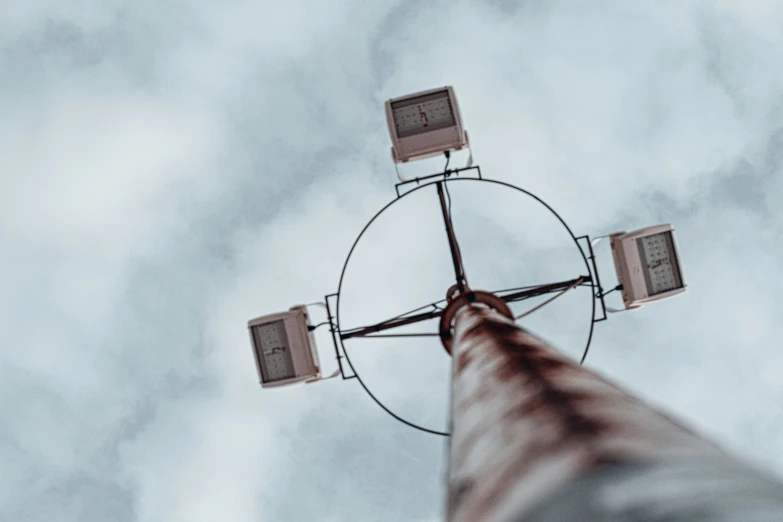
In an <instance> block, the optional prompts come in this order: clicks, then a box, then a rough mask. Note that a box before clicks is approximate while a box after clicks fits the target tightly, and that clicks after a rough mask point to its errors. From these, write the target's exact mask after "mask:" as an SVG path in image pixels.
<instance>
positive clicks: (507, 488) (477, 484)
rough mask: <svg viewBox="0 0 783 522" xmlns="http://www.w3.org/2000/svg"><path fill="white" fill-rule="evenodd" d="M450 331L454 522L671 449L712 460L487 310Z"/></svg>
mask: <svg viewBox="0 0 783 522" xmlns="http://www.w3.org/2000/svg"><path fill="white" fill-rule="evenodd" d="M455 330H456V333H455V336H454V341H453V345H452V353H453V355H454V357H455V364H454V386H453V390H454V397H453V401H452V403H453V414H452V415H453V419H452V421H453V431H452V441H451V462H450V484H451V491H450V494H449V502H448V510H449V516H448V519H449V520H451V521H473V520H482V521H487V522H491V521H492V520H495V519H496V518H493V517H494V516H495V515H497V516H500V514H498V513H501V514H502V513H503V511H502V509H500V511H498V509H499V508H498V506H506V507H508V506H509V505H511V504H514V505H515V507H516V508H518V509H520V510H521V509H524V508H525V507H526V506H529V505H531V503H533V502H534V501H535V500H537V499H539V498H541V495H543V494H544V493H546V492H548V491H551V490H552V489H553V488H557V487H558V485H561V484H564V483H565V482H567V481H568V480H571V479H573V478H575V477H577V476H580V475H581V474H583V473H585V472H587V471H589V470H590V469H593V468H595V467H597V466H600V465H604V464H607V463H617V462H625V461H628V460H633V459H636V460H644V459H647V458H649V457H652V456H654V455H657V454H666V452H668V451H670V450H671V448H670V447H669V446H670V445H671V444H672V441H676V443H677V444H681V445H682V446H683V448H685V449H686V450H689V451H693V452H697V453H698V452H710V451H712V452H715V451H717V450H716V449H715V447H714V446H712V445H710V444H708V443H706V442H704V441H702V440H700V439H698V437H696V436H695V435H693V434H692V433H691V432H690V431H689V430H685V429H683V428H681V427H680V426H678V425H677V424H676V423H675V422H673V421H671V420H670V419H668V418H667V417H665V416H663V415H661V414H660V413H658V412H657V411H655V410H652V409H651V408H649V407H647V406H646V405H644V404H643V403H641V402H640V401H638V400H636V399H634V398H633V397H631V396H629V395H628V394H625V393H624V392H623V391H622V390H620V389H619V388H618V387H616V386H614V385H612V384H611V383H607V382H606V381H605V380H604V379H602V378H601V377H600V376H598V375H597V374H595V373H593V372H590V371H588V370H586V369H584V368H582V367H580V366H578V365H577V364H576V363H574V362H572V361H570V360H569V359H567V358H565V357H564V356H562V355H560V354H559V353H558V352H557V351H556V350H555V349H554V348H551V347H549V346H548V345H547V344H546V343H545V342H544V341H542V340H540V339H538V338H536V337H534V336H533V335H531V334H530V333H528V332H526V331H524V330H522V329H521V328H519V327H517V326H516V325H515V324H514V323H513V322H511V321H510V320H508V319H506V318H504V317H502V316H500V315H499V314H497V313H495V312H494V311H492V310H487V309H478V308H469V309H466V310H464V311H462V312H460V314H459V315H458V317H457V321H456V328H455ZM545 471H546V473H544V472H545ZM542 474H544V475H548V476H549V479H547V482H542V481H543V480H544V479H542V478H541V477H543V476H544V475H542ZM465 484H470V487H466V486H465ZM520 491H522V492H523V493H522V494H520ZM512 492H514V493H515V494H516V496H514V498H511V497H510V495H511V493H512ZM525 492H528V493H525ZM517 504H518V505H517ZM503 509H505V508H503Z"/></svg>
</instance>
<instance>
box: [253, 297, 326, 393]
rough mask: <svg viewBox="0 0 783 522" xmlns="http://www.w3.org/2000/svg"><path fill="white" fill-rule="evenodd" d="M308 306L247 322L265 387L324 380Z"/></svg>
mask: <svg viewBox="0 0 783 522" xmlns="http://www.w3.org/2000/svg"><path fill="white" fill-rule="evenodd" d="M309 326H310V322H309V320H308V316H307V309H306V308H305V307H304V306H295V307H292V308H291V310H290V311H288V312H282V313H278V314H272V315H266V316H263V317H259V318H257V319H253V320H252V321H249V322H248V323H247V327H248V329H249V330H250V342H251V344H252V346H253V352H254V354H255V359H256V368H257V369H258V376H259V377H260V379H261V386H262V387H264V388H269V387H272V386H284V385H286V384H294V383H297V382H302V381H306V382H313V381H317V380H319V379H320V378H321V369H320V367H319V361H318V352H317V351H316V347H315V339H314V337H313V334H312V332H311V331H310V329H309V328H308V327H309Z"/></svg>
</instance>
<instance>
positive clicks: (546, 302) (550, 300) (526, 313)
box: [514, 277, 584, 321]
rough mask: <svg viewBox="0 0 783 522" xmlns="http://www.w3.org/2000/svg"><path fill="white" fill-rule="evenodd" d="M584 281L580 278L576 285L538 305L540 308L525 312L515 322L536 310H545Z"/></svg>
mask: <svg viewBox="0 0 783 522" xmlns="http://www.w3.org/2000/svg"><path fill="white" fill-rule="evenodd" d="M582 281H584V279H583V278H581V277H580V278H579V280H578V281H577V282H576V283H574V284H572V285H571V286H569V287H568V288H566V289H564V290H562V291H561V292H560V293H559V294H556V295H553V296H552V297H550V298H549V299H547V300H546V301H544V302H543V303H541V304H540V305H538V306H536V307H533V308H531V309H530V310H528V311H527V312H525V313H524V314H522V315H520V316H518V317H515V318H514V320H515V321H516V320H519V319H522V318H523V317H527V316H528V315H530V314H532V313H533V312H535V311H536V310H540V309H541V308H543V307H544V306H546V305H548V304H549V303H551V302H552V301H554V300H555V299H557V298H558V297H561V296H562V295H563V294H565V293H566V292H568V291H569V290H573V289H574V288H576V287H577V286H579V285H580V284H581V283H582Z"/></svg>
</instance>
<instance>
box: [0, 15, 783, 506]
mask: <svg viewBox="0 0 783 522" xmlns="http://www.w3.org/2000/svg"><path fill="white" fill-rule="evenodd" d="M9 5H10V4H9ZM77 7H79V6H77ZM515 7H516V8H515ZM4 9H5V11H4V14H3V15H0V20H3V22H2V24H3V25H2V26H0V27H2V30H1V31H0V34H3V38H4V40H3V42H2V43H3V46H4V48H5V49H10V50H11V51H9V52H8V53H7V54H6V55H4V56H5V57H4V58H2V60H5V61H4V62H0V67H2V66H3V65H5V67H3V68H2V70H4V72H5V77H7V78H8V79H9V81H8V82H4V83H5V87H2V88H0V113H1V114H3V115H4V116H5V118H4V120H3V122H0V150H2V151H4V152H3V154H2V155H0V176H2V181H0V202H1V203H2V205H0V239H2V240H3V241H4V246H6V250H5V252H6V253H4V256H5V257H4V259H5V260H6V261H5V263H4V266H3V271H2V273H1V274H0V285H2V287H3V288H5V289H6V293H5V295H6V296H9V297H7V298H6V299H4V300H0V312H2V319H0V326H2V327H3V328H2V329H3V330H4V331H5V332H9V333H8V334H6V339H7V343H6V345H5V346H4V348H5V349H4V350H3V355H2V365H0V367H2V370H1V371H2V373H3V379H4V384H3V390H2V391H3V393H2V394H0V396H2V397H5V399H3V401H2V402H0V404H2V405H3V413H4V421H3V423H0V440H3V441H4V449H3V450H1V451H2V452H3V457H2V460H3V461H5V462H10V463H12V464H11V466H12V468H11V469H12V470H13V471H12V472H11V473H10V474H6V476H4V478H3V480H2V484H0V486H2V487H0V490H2V491H4V492H5V493H4V496H3V497H0V513H2V514H3V515H6V514H8V515H7V516H6V518H8V517H11V515H14V517H11V518H16V519H25V520H36V519H37V518H41V519H43V518H49V519H50V518H51V516H50V514H51V513H58V517H59V518H58V519H60V520H69V519H73V520H105V519H119V520H122V519H127V520H139V521H148V520H149V521H152V520H213V519H215V518H220V517H228V518H232V519H233V518H236V519H254V520H299V519H301V520H304V519H319V518H320V519H324V520H357V519H362V520H370V519H381V520H396V519H405V520H410V519H412V518H413V517H419V518H420V519H422V520H429V519H432V518H433V517H437V516H438V515H439V514H440V513H441V510H442V507H443V499H442V497H440V496H439V495H442V493H443V477H444V470H443V457H444V451H445V450H444V449H443V446H442V441H440V440H438V439H434V438H427V437H424V436H422V435H420V434H418V433H416V432H413V431H410V430H409V429H408V428H405V427H403V426H401V425H399V424H395V423H394V422H393V421H392V420H391V419H389V418H388V417H386V416H385V415H384V414H383V413H382V412H381V411H380V410H379V409H378V408H377V407H375V406H374V405H373V404H372V403H371V401H369V400H368V399H367V398H366V397H364V396H363V394H362V393H361V392H360V389H359V387H358V386H356V383H355V381H350V382H348V383H340V382H337V381H336V380H335V381H330V382H327V383H320V384H318V385H314V386H300V387H297V388H292V389H290V390H260V388H259V386H258V384H257V377H256V375H255V368H254V365H253V360H252V357H251V355H250V348H249V346H248V340H247V334H246V331H245V324H246V321H247V320H248V319H250V318H252V317H254V316H257V315H261V314H265V313H270V312H274V311H278V310H280V309H284V308H286V307H288V306H290V305H293V304H297V303H302V302H312V301H316V300H319V299H321V298H322V296H323V295H324V294H327V293H331V292H333V291H336V289H337V283H338V277H339V271H340V268H341V266H342V263H343V261H344V258H345V255H346V254H347V252H348V249H349V248H350V245H351V243H352V241H353V239H354V238H355V236H356V234H358V232H359V231H360V230H361V227H362V226H363V225H364V223H365V222H366V220H367V219H369V218H370V216H371V215H372V214H373V213H374V212H375V211H376V210H377V209H378V208H380V207H381V206H382V205H383V204H385V202H386V201H388V200H389V199H390V198H391V197H392V196H393V194H394V192H393V187H392V185H393V183H394V175H393V167H392V166H391V164H390V162H389V160H388V146H389V144H388V140H387V136H386V129H385V123H384V121H383V113H382V102H383V100H385V99H387V98H389V97H392V96H396V95H400V94H404V93H408V92H413V91H416V90H419V89H424V88H429V87H432V86H436V85H443V84H452V85H454V86H455V88H456V90H457V94H458V96H459V100H460V103H461V107H462V109H463V114H464V119H465V120H466V123H467V128H468V130H469V131H470V133H471V142H472V143H473V145H474V152H475V157H476V160H477V162H478V163H480V164H481V166H482V172H483V174H484V175H485V176H488V177H491V178H497V179H500V180H503V181H508V182H511V183H515V184H518V185H520V186H522V187H523V188H526V189H528V190H531V191H533V192H534V193H536V194H538V195H540V196H541V197H543V198H544V199H545V200H546V201H547V202H549V203H551V204H552V205H553V206H554V207H555V208H556V209H557V210H558V211H559V212H560V213H561V214H562V215H563V217H564V218H565V219H566V220H567V221H568V223H569V224H570V225H572V226H573V228H574V232H575V233H576V234H577V235H579V234H583V233H590V234H592V235H597V234H600V233H605V232H610V231H613V230H614V229H617V228H620V227H624V228H627V229H632V228H636V227H641V226H644V225H648V224H651V223H656V222H661V221H672V222H673V223H674V224H675V226H676V227H677V230H678V235H679V239H680V244H681V247H682V251H683V257H684V259H685V263H686V275H687V277H688V281H689V283H690V286H691V287H690V291H689V293H688V294H686V295H685V296H683V297H680V298H677V299H674V300H671V301H669V302H667V303H665V304H663V303H662V304H658V305H655V306H649V307H647V308H645V309H644V310H642V311H640V312H637V313H634V314H623V315H619V316H615V317H612V318H611V320H610V321H608V322H606V323H602V324H599V325H597V329H596V337H595V340H594V345H593V348H592V350H593V351H592V355H591V356H590V358H589V359H588V360H589V362H590V365H591V366H593V367H597V368H599V369H601V370H602V371H604V372H605V373H607V374H609V375H611V376H612V377H613V378H615V379H617V380H620V381H622V382H623V383H625V384H626V385H627V386H629V387H630V388H631V389H633V391H634V392H636V393H639V394H640V395H642V396H644V397H646V398H648V399H649V400H651V401H653V402H654V403H656V404H659V405H662V406H663V407H665V408H667V409H670V410H673V411H674V412H675V413H677V414H678V415H680V416H682V417H683V418H685V419H686V420H687V422H691V423H695V424H696V425H698V426H699V427H700V429H702V430H703V431H704V432H706V433H708V434H709V435H711V436H714V437H716V438H718V439H720V440H721V441H723V442H725V443H727V444H729V445H731V446H732V448H734V449H735V450H736V451H738V452H739V453H741V454H742V455H745V456H749V457H751V458H753V459H756V460H757V461H759V460H761V459H763V458H764V457H765V456H766V457H767V458H766V461H765V462H764V463H763V464H764V465H767V466H770V467H772V468H774V469H775V470H778V471H780V470H783V461H781V460H780V459H777V458H776V457H775V455H780V454H781V452H780V449H781V446H780V444H781V439H780V436H779V431H780V422H779V419H778V418H777V417H776V416H775V415H774V414H773V413H772V412H774V411H775V409H776V405H777V403H778V402H779V401H780V397H781V395H783V388H781V384H780V383H779V379H777V375H779V373H780V372H779V369H780V367H781V365H782V364H783V361H782V360H781V358H780V356H779V355H778V354H777V352H778V351H776V350H775V339H777V338H778V337H779V336H780V334H781V332H780V331H779V327H778V326H777V325H776V318H777V317H778V316H779V315H780V313H779V308H780V307H779V305H778V304H777V295H778V294H779V290H780V289H779V286H780V285H779V284H778V283H777V282H776V280H775V279H774V273H775V269H776V266H777V262H776V259H778V258H779V255H778V254H780V248H779V247H778V246H777V243H778V241H777V240H778V239H779V238H780V233H781V219H780V215H779V213H778V212H777V211H776V209H777V204H778V202H779V200H780V199H781V197H782V196H783V186H781V181H780V180H781V176H780V174H781V168H782V167H781V163H780V161H779V159H778V158H779V157H780V154H781V146H780V144H779V137H776V136H777V135H776V134H775V133H776V132H778V129H779V128H780V127H781V125H783V113H782V112H781V106H780V102H779V99H780V94H781V91H782V90H783V74H781V73H780V72H779V67H777V61H778V60H777V57H778V56H779V55H780V51H781V45H783V41H781V37H780V35H779V32H777V31H776V30H775V28H776V27H778V25H779V22H780V20H781V17H782V16H783V12H781V10H780V9H779V8H777V7H776V4H774V3H772V2H767V3H763V2H755V3H753V4H752V5H750V4H748V5H747V6H746V5H742V6H740V5H739V4H737V3H733V2H722V3H720V4H716V3H713V2H690V3H678V4H673V3H670V4H666V5H656V6H655V8H652V7H646V6H638V5H630V4H628V3H624V2H610V1H607V2H603V3H602V4H601V5H597V6H591V7H590V8H589V9H588V8H585V7H582V8H578V7H575V6H574V5H573V4H572V3H565V2H563V3H557V2H555V3H547V4H542V3H536V2H529V3H526V4H524V5H521V4H520V6H514V5H512V4H507V3H502V2H495V3H493V4H481V3H476V2H468V1H462V2H457V3H445V2H439V3H436V4H429V5H427V6H421V5H418V4H408V3H398V4H395V5H383V6H380V5H377V6H376V5H372V6H370V5H366V6H365V5H364V4H361V5H359V4H358V3H355V2H343V3H339V4H334V3H328V2H319V3H315V4H313V3H309V2H308V3H304V2H294V3H290V2H289V3H286V4H279V5H274V6H272V5H259V4H257V3H255V4H253V3H248V2H232V3H228V4H221V5H215V6H202V7H201V8H200V9H199V10H194V9H192V8H189V7H188V6H185V5H182V4H175V3H169V4H155V5H154V6H153V4H134V5H133V6H130V5H120V4H117V5H116V6H114V5H113V6H110V7H104V8H97V7H96V6H93V5H90V4H88V3H82V4H81V7H80V8H69V9H65V8H63V7H61V6H59V4H58V5H57V6H55V5H54V4H50V5H45V4H36V5H33V4H30V5H29V6H28V5H25V6H22V5H21V4H20V5H19V6H15V7H13V8H9V7H5V8H4ZM54 22H57V23H59V24H61V25H62V26H64V27H69V28H70V30H72V33H73V34H74V35H79V36H78V37H77V36H73V41H74V42H80V43H79V44H78V45H76V44H73V45H71V44H69V45H70V46H66V45H61V44H56V42H55V40H56V38H54V37H53V36H52V34H51V30H49V32H47V29H46V27H50V29H51V24H52V23H54ZM47 24H49V25H48V26H47ZM69 34H71V33H69ZM30 42H37V43H36V44H35V45H32V44H30ZM96 49H97V51H96ZM463 160H464V155H457V157H455V158H452V161H453V162H455V164H456V163H459V162H460V161H463ZM430 167H431V168H432V169H438V168H441V162H440V161H439V160H433V161H432V162H430V163H427V166H426V167H425V166H405V167H403V170H405V171H406V172H409V173H411V172H420V171H423V169H425V168H430ZM460 183H462V182H459V183H455V184H453V187H454V188H453V189H452V196H453V197H454V205H455V207H454V213H455V215H454V219H455V222H456V226H457V229H458V232H459V233H460V235H461V238H462V239H463V249H464V250H465V259H466V267H467V269H468V276H469V277H470V278H471V279H472V280H475V281H476V284H481V285H486V286H493V285H503V286H505V285H506V282H508V283H509V286H513V285H514V284H516V283H515V282H516V280H517V279H519V282H518V284H520V285H523V284H530V283H531V280H532V282H536V281H537V278H544V279H548V278H550V277H559V276H560V274H565V273H568V274H569V277H570V274H571V272H572V271H575V270H576V271H579V273H574V274H573V276H576V275H581V267H580V266H579V263H580V260H579V259H578V257H577V258H574V259H575V260H573V259H572V258H568V260H566V259H565V258H563V257H562V254H561V252H567V253H568V255H571V256H573V255H574V251H573V250H569V249H570V248H572V247H571V246H570V245H569V244H568V241H569V240H568V238H567V237H566V236H565V235H563V236H560V235H559V234H563V232H562V230H560V228H559V225H558V224H557V223H556V222H554V221H551V222H550V221H547V220H548V219H550V218H549V217H548V216H547V215H546V214H545V213H541V212H540V211H539V210H536V207H535V206H531V205H528V204H527V203H519V201H522V199H519V198H520V197H521V196H516V195H515V194H514V195H501V193H499V192H498V193H491V191H489V192H487V193H486V194H480V193H479V191H477V190H476V191H471V190H469V189H467V188H464V189H463V188H460V187H461V186H462V185H460ZM465 183H466V184H465V185H464V186H465V187H467V186H468V185H467V182H465ZM748 187H755V191H754V190H751V189H748ZM432 192H434V191H432ZM430 196H432V197H430ZM471 197H473V200H472V205H473V206H470V205H469V204H468V202H469V200H470V198H471ZM428 198H429V199H428ZM428 203H429V206H428ZM403 204H404V205H403ZM406 205H407V206H406ZM439 219H440V216H439V215H438V212H437V206H436V199H435V196H434V193H433V194H429V195H427V192H426V191H420V192H419V193H417V195H415V196H411V197H410V198H406V199H405V200H402V201H401V202H400V203H399V205H395V206H394V207H393V209H392V210H390V213H389V214H387V215H386V217H384V218H383V220H381V221H379V222H378V224H377V226H373V227H372V228H371V229H370V231H368V236H367V237H366V238H365V239H363V243H362V244H361V245H360V247H359V249H358V250H357V253H356V255H355V257H354V258H353V259H352V261H351V265H350V266H349V269H350V271H349V273H348V275H347V276H346V301H345V302H344V307H345V314H346V317H348V314H351V315H352V319H351V320H355V321H357V322H359V321H363V320H365V319H370V318H371V317H374V315H375V314H379V315H384V314H388V313H395V312H400V311H403V310H401V309H400V308H405V307H408V306H410V307H413V306H415V304H416V303H418V302H419V301H421V300H424V299H426V300H430V299H438V298H441V297H442V296H443V294H444V292H445V290H446V288H445V287H446V286H447V285H448V284H449V281H450V277H451V276H450V270H451V267H450V264H449V263H448V252H447V250H446V243H445V237H443V234H442V229H441V227H442V224H441V223H440V222H439V221H438V220H439ZM604 246H605V245H604ZM495 249H497V250H495ZM602 252H603V254H602V255H603V257H602V258H601V260H600V261H601V270H602V272H601V275H602V278H603V279H605V280H611V279H612V267H611V262H610V261H608V250H604V251H602ZM419 267H423V269H422V270H419ZM437 267H442V269H440V270H439V269H438V268H437ZM402 281H405V282H407V283H409V285H408V286H403V283H402ZM609 285H610V283H605V286H609ZM350 296H353V297H356V299H359V298H360V297H361V296H365V299H371V300H373V301H371V302H372V303H373V305H375V306H374V307H373V308H372V309H371V308H370V307H369V306H368V305H367V304H366V303H367V302H368V301H358V300H356V299H355V300H354V304H352V305H351V304H350V303H348V297H350ZM367 296H369V297H367ZM582 297H584V296H583V294H576V293H575V294H574V295H569V296H568V297H565V298H563V299H562V300H560V301H558V302H557V304H555V305H553V306H552V307H551V308H548V309H546V310H544V311H542V312H541V313H540V314H537V315H535V316H532V317H531V320H530V321H529V322H527V323H526V324H528V325H529V326H530V327H531V328H534V329H535V330H536V331H537V333H540V334H541V335H542V336H544V337H547V338H550V339H552V340H554V341H556V342H557V343H558V344H560V345H562V346H564V349H566V351H568V352H569V353H578V352H577V350H578V348H577V347H578V345H579V344H580V343H581V341H582V336H583V335H584V334H585V333H586V326H587V324H586V321H584V320H583V319H582V318H581V315H580V314H581V313H584V310H583V306H584V303H585V302H586V299H582ZM421 304H423V302H422V303H421ZM314 313H316V314H317V313H319V312H318V311H314ZM562 317H579V319H578V321H581V322H580V323H579V324H578V325H575V326H570V323H569V327H568V328H564V327H563V326H562V323H561V321H562V319H561V318H562ZM346 320H348V319H346ZM574 324H575V323H574ZM319 341H320V342H321V346H322V357H323V361H324V366H326V367H328V368H333V364H334V362H333V360H332V357H333V356H332V354H331V353H330V348H329V344H328V341H329V339H328V335H326V334H325V332H323V331H321V332H319ZM377 342H379V343H381V342H380V341H377ZM353 350H354V352H358V353H357V355H356V362H357V364H361V365H362V366H361V369H362V370H363V371H365V372H366V373H367V375H368V376H369V377H372V379H371V380H372V383H371V386H372V387H373V390H374V391H378V393H379V395H383V397H384V399H388V400H389V401H391V402H394V407H395V409H399V410H400V411H404V412H407V413H410V414H412V415H414V416H415V417H416V418H417V419H424V420H426V421H428V422H433V423H435V424H437V423H438V422H439V420H440V419H442V418H443V417H442V415H443V413H444V412H443V407H444V404H445V394H444V392H445V387H444V383H445V382H446V380H447V371H446V365H447V363H448V359H447V358H446V357H445V355H444V354H443V353H442V349H441V348H440V347H439V346H438V345H437V343H434V344H432V345H429V346H427V347H426V348H425V347H424V346H422V348H421V350H420V352H421V353H423V354H424V355H422V356H421V357H419V354H420V352H419V351H418V348H417V346H416V345H409V346H399V347H398V346H396V345H395V344H393V343H386V344H378V345H372V346H370V345H367V348H366V351H365V348H359V347H358V346H357V347H356V348H353ZM371 350H372V351H371ZM405 376H407V378H406V377H405ZM429 379H432V380H431V381H429ZM87 482H89V484H93V485H94V486H90V487H96V488H97V487H99V486H100V487H102V488H105V491H104V490H101V491H103V493H102V494H101V495H100V496H101V497H103V498H116V499H118V500H117V501H116V503H114V504H98V503H96V504H88V503H85V502H83V501H84V498H85V495H88V494H89V491H93V490H90V489H88V488H86V487H82V486H78V485H80V484H83V483H87ZM80 487H82V489H81V490H80V489H79V488H80ZM68 488H71V489H68ZM53 491H54V492H55V493H51V492H53ZM85 491H86V492H88V493H85ZM50 493H51V494H50ZM38 497H47V499H48V500H47V501H46V503H45V504H43V505H41V506H36V505H35V502H34V499H35V498H38ZM58 508H59V509H58Z"/></svg>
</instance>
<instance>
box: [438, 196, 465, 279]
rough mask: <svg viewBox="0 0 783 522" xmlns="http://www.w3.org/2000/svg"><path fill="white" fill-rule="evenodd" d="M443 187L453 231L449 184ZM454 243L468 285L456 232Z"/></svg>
mask: <svg viewBox="0 0 783 522" xmlns="http://www.w3.org/2000/svg"><path fill="white" fill-rule="evenodd" d="M443 186H444V188H445V192H446V201H447V203H446V210H447V213H448V215H449V225H451V229H452V230H454V221H453V220H452V219H451V193H450V192H449V184H448V182H445V183H443ZM454 243H455V244H456V245H457V254H458V255H459V270H460V272H461V273H462V281H463V282H465V283H467V281H466V278H465V266H464V265H463V264H462V249H461V248H460V246H459V242H458V241H457V233H456V232H455V233H454Z"/></svg>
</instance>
